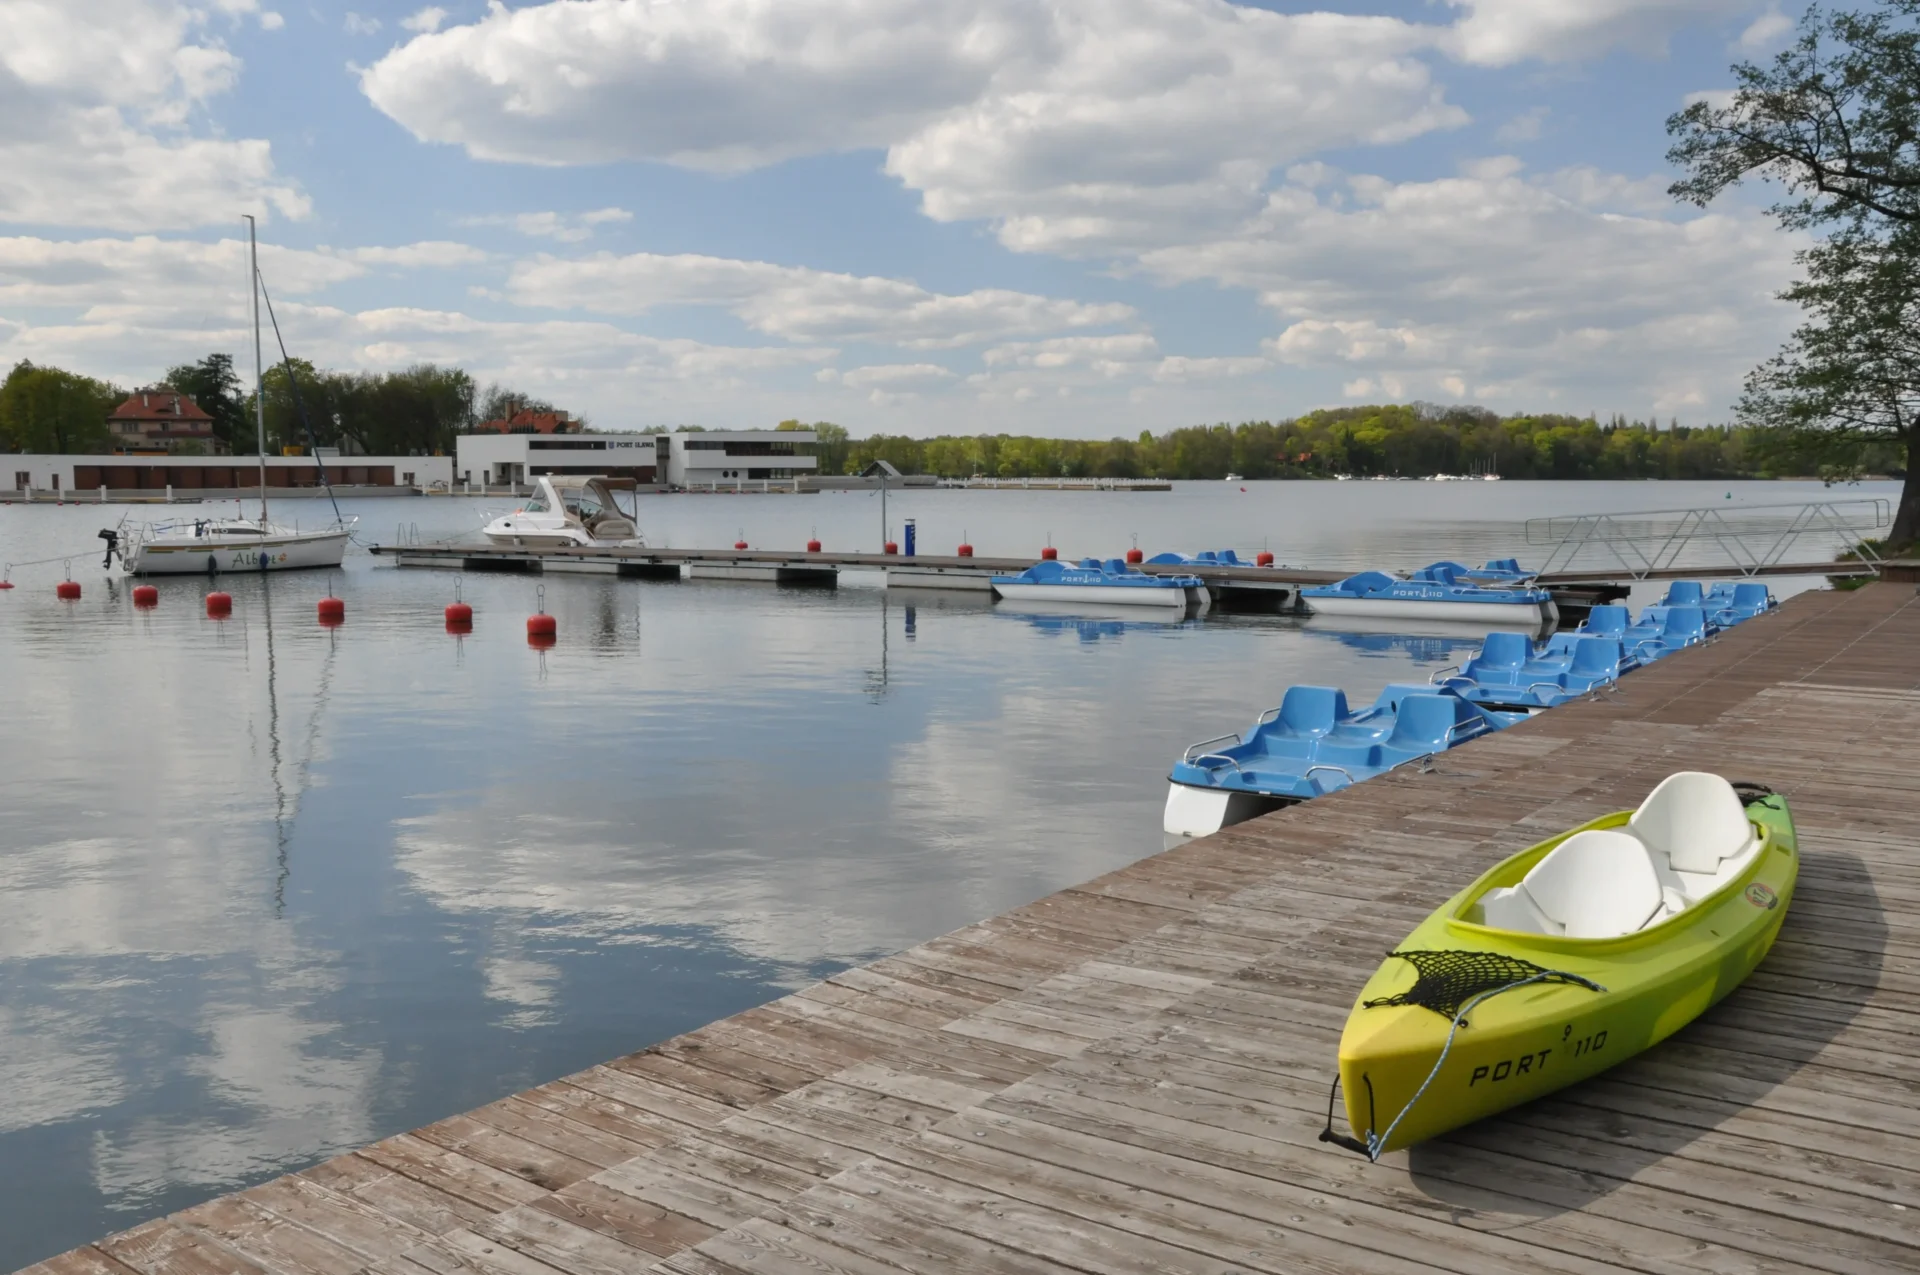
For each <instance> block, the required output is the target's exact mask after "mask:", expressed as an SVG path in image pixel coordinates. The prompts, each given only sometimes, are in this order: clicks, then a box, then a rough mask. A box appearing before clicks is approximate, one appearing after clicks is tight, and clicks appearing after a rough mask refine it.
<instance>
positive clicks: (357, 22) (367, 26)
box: [342, 10, 381, 35]
mask: <svg viewBox="0 0 1920 1275" xmlns="http://www.w3.org/2000/svg"><path fill="white" fill-rule="evenodd" d="M342 25H343V26H345V27H346V29H347V34H348V35H379V34H380V25H381V24H380V19H378V18H368V17H362V16H361V15H360V14H357V13H355V12H353V11H352V10H348V11H347V18H346V21H345V22H344V23H342Z"/></svg>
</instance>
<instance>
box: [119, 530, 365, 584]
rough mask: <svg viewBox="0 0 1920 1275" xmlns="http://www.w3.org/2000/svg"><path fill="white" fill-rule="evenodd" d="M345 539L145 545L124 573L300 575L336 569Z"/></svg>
mask: <svg viewBox="0 0 1920 1275" xmlns="http://www.w3.org/2000/svg"><path fill="white" fill-rule="evenodd" d="M349 535H350V533H349V532H347V531H345V530H341V529H330V530H327V531H313V532H296V533H294V534H292V535H271V536H253V537H244V536H234V537H231V538H224V539H223V540H222V541H221V542H218V543H216V542H213V541H211V540H209V539H207V538H205V537H192V538H187V537H182V538H181V539H179V540H174V541H169V540H165V539H161V540H149V541H146V542H144V543H141V544H138V545H135V546H133V547H132V548H130V549H129V550H128V552H127V571H128V572H129V573H130V574H132V575H137V576H166V575H176V576H184V575H214V574H218V573H219V572H222V571H228V572H237V571H299V570H304V569H307V568H311V567H337V566H339V565H340V560H341V559H342V558H344V557H345V556H346V552H347V539H348V537H349Z"/></svg>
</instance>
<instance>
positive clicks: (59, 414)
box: [0, 354, 553, 456]
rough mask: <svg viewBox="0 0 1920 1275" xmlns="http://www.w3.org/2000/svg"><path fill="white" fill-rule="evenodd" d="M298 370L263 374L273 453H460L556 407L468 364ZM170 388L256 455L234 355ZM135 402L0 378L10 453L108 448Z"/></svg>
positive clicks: (100, 386)
mask: <svg viewBox="0 0 1920 1275" xmlns="http://www.w3.org/2000/svg"><path fill="white" fill-rule="evenodd" d="M291 369H292V371H291V375H290V374H289V370H288V365H286V364H282V365H278V366H275V367H273V368H270V369H268V371H267V373H266V375H265V377H264V378H262V379H263V381H264V385H265V394H264V396H263V397H264V399H265V403H266V435H267V450H268V451H269V452H278V451H280V450H281V449H282V448H284V447H296V446H297V447H308V446H316V445H317V446H320V447H340V448H342V449H344V450H349V451H351V450H356V449H357V450H358V451H361V452H365V453H368V454H371V455H387V456H410V455H429V454H433V453H436V452H450V451H452V449H453V445H454V439H455V437H457V436H458V435H459V434H461V433H464V432H466V431H468V430H471V429H472V428H473V427H474V425H475V424H477V423H478V422H480V421H486V420H496V419H500V418H502V417H504V416H506V415H507V414H508V413H509V412H511V411H513V410H516V409H520V408H527V409H531V410H533V411H536V412H546V411H552V410H553V407H552V405H551V404H549V403H546V402H543V401H541V400H539V399H536V398H534V397H532V396H530V395H527V394H522V393H520V392H518V391H516V390H513V389H511V388H509V387H507V386H503V385H488V386H484V387H483V386H481V385H479V384H478V383H477V382H476V381H475V380H474V379H473V377H472V376H471V375H469V374H468V373H467V372H465V371H463V370H462V369H460V368H455V367H441V366H438V365H436V364H432V363H421V364H416V365H415V366H413V367H410V368H406V369H405V370H403V371H398V372H381V373H372V372H336V371H327V370H323V369H320V368H316V367H314V366H313V364H311V363H309V362H308V361H306V360H305V359H293V360H291ZM162 383H163V384H166V385H170V386H172V387H173V388H174V389H176V390H179V391H180V392H181V393H183V394H185V395H187V396H188V397H189V398H191V399H193V401H194V402H196V403H198V404H199V405H200V407H201V409H202V410H203V411H205V412H206V413H207V415H209V416H211V417H212V418H213V432H214V436H215V437H216V438H218V439H219V440H220V441H221V442H222V443H223V444H225V446H226V448H227V450H228V451H230V452H232V453H233V454H235V455H248V454H251V453H253V452H254V450H255V448H256V438H257V436H258V430H257V427H256V424H255V420H254V396H253V395H252V394H251V393H248V392H245V391H244V388H243V386H242V385H241V382H240V378H239V376H238V374H237V373H236V372H235V371H234V366H233V357H232V356H231V355H228V354H209V355H207V356H206V357H205V358H203V359H201V360H200V361H199V362H197V363H183V364H181V365H180V366H179V367H175V368H171V369H169V370H168V372H167V374H166V377H165V378H164V380H163V381H162ZM296 391H297V393H296ZM126 397H127V391H125V390H124V389H122V388H120V387H119V386H116V385H110V384H108V383H107V382H105V381H98V380H95V379H93V378H92V377H88V376H82V375H80V374H79V373H76V372H68V371H66V370H64V369H62V368H57V367H41V366H36V365H35V364H33V363H31V362H27V361H25V360H23V361H21V362H20V363H18V364H16V365H15V366H14V368H13V370H12V371H11V372H9V373H8V374H7V378H6V380H5V381H4V382H0V450H4V451H15V452H53V453H61V452H105V451H108V450H110V449H111V448H112V447H113V445H114V443H115V441H116V440H115V439H114V438H113V437H112V435H111V434H110V433H109V432H108V430H107V415H108V413H110V412H112V411H113V409H114V408H115V407H116V406H118V405H119V404H120V403H121V402H122V401H123V400H124V399H125V398H126ZM296 404H297V406H296Z"/></svg>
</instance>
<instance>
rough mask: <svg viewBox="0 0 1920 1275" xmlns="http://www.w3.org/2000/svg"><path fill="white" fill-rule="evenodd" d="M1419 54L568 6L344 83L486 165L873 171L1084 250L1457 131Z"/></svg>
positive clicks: (1242, 208) (1182, 22)
mask: <svg viewBox="0 0 1920 1275" xmlns="http://www.w3.org/2000/svg"><path fill="white" fill-rule="evenodd" d="M1436 37H1437V31H1436V29H1435V28H1431V27H1422V26H1418V25H1415V24H1411V23H1406V22H1402V21H1399V20H1397V19H1391V18H1378V17H1356V16H1343V15H1337V14H1326V13H1315V14H1279V13H1273V12H1270V11H1268V10H1264V9H1255V8H1249V7H1243V6H1238V5H1233V4H1228V3H1225V2H1224V0H1050V2H1047V3H1029V2H1027V0H965V2H964V3H955V4H949V5H926V4H922V3H918V2H917V0H790V2H789V3H786V4H781V5H768V4H764V3H760V2H759V0H713V2H712V3H708V4H703V5H699V6H692V5H669V4H651V5H639V4H625V3H620V2H619V0H580V2H578V3H568V4H544V5H535V6H529V7H526V8H521V9H514V10H509V9H506V8H505V7H503V6H496V7H495V8H493V9H492V10H490V11H489V12H488V14H487V15H486V16H485V17H483V18H481V19H480V20H478V21H477V22H475V23H472V24H469V25H463V26H456V27H452V28H449V29H445V30H441V31H438V32H435V33H431V34H424V35H420V36H418V37H416V38H414V39H413V40H411V41H409V42H408V43H406V44H405V45H402V46H401V47H399V48H397V49H395V50H393V51H392V52H390V53H389V54H387V55H386V56H385V57H383V58H382V59H381V60H380V61H379V62H377V63H375V64H374V65H373V66H372V67H370V68H368V69H367V70H366V71H364V72H363V73H362V76H361V84H362V87H363V89H364V90H365V92H366V93H367V95H368V97H369V98H370V99H371V100H372V101H373V102H374V104H375V105H376V106H378V107H379V108H380V109H381V110H383V111H385V112H387V113H388V114H389V115H391V116H392V117H393V118H395V119H396V120H398V121H399V122H400V123H402V124H403V125H404V126H406V127H407V128H408V129H410V130H411V131H412V132H413V133H414V134H415V135H416V136H418V137H420V138H422V139H424V140H431V141H439V142H448V143H454V144H458V145H461V146H464V147H465V148H466V149H467V150H468V151H469V152H470V153H472V154H473V155H475V156H477V157H480V158H484V159H501V160H514V161H520V162H526V163H542V164H568V163H600V162H609V161H615V160H622V159H650V160H662V161H666V162H669V163H674V164H679V165H683V166H687V167H694V168H704V169H713V170H723V171H726V170H738V169H743V168H749V167H754V166H757V165H763V164H767V163H771V162H774V161H777V160H780V159H784V158H789V157H793V156H797V155H806V154H815V153H821V152H831V151H843V150H852V149H859V148H886V149H887V152H888V154H887V160H886V168H887V171H888V172H890V173H892V174H893V175H894V176H896V177H898V178H899V179H900V180H902V181H903V182H904V183H906V184H907V185H908V186H909V187H911V188H913V189H915V190H918V191H919V192H920V193H921V195H922V203H923V208H924V209H925V211H926V213H927V214H928V215H929V216H932V217H934V218H936V219H939V220H957V219H966V218H989V219H993V220H995V221H997V222H998V223H999V224H1000V228H1001V234H1002V237H1003V239H1004V240H1005V241H1006V242H1007V243H1009V244H1011V245H1013V246H1015V247H1018V248H1021V249H1024V250H1039V249H1059V248H1070V247H1071V248H1086V249H1088V250H1092V249H1094V248H1096V247H1098V246H1100V245H1107V244H1115V243H1122V244H1124V243H1132V242H1142V241H1153V242H1157V241H1160V240H1162V239H1164V238H1165V237H1167V236H1168V235H1169V234H1170V233H1172V230H1171V229H1170V228H1171V227H1176V226H1180V225H1183V224H1186V223H1190V222H1194V221H1199V222H1201V223H1205V224H1215V223H1218V222H1220V221H1221V220H1222V219H1226V220H1228V221H1230V220H1232V219H1235V218H1237V217H1238V216H1241V215H1244V214H1245V213H1246V212H1248V211H1251V210H1252V209H1253V208H1256V207H1257V206H1258V202H1259V193H1260V190H1261V188H1262V186H1263V185H1264V182H1265V179H1266V174H1267V172H1268V171H1269V170H1270V169H1271V168H1273V167H1274V166H1275V165H1281V164H1286V163H1290V162H1293V161H1295V160H1298V159H1302V158H1304V157H1306V156H1308V155H1311V154H1312V153H1314V152H1315V151H1318V150H1321V149H1324V148H1326V147H1329V146H1342V145H1357V144H1368V143H1381V142H1392V141H1399V140H1404V139H1406V138H1409V137H1414V136H1417V135H1419V134H1421V133H1424V132H1427V131H1430V130H1433V129H1436V128H1445V127H1450V126H1453V125H1456V124H1458V123H1461V122H1462V121H1464V119H1465V118H1466V117H1465V114H1464V113H1463V112H1461V111H1460V110H1459V109H1458V108H1456V107H1453V106H1451V105H1449V104H1447V103H1446V102H1445V101H1444V99H1443V97H1442V94H1441V92H1440V90H1439V89H1438V88H1437V87H1436V86H1435V85H1434V83H1433V82H1432V77H1431V75H1430V73H1429V71H1428V69H1427V67H1426V66H1425V64H1424V63H1422V62H1421V61H1420V60H1419V59H1418V58H1417V57H1416V56H1415V54H1417V53H1418V52H1419V51H1420V50H1422V49H1423V48H1426V47H1428V46H1430V45H1431V44H1432V43H1433V41H1434V40H1435V39H1436ZM562 68H564V70H562Z"/></svg>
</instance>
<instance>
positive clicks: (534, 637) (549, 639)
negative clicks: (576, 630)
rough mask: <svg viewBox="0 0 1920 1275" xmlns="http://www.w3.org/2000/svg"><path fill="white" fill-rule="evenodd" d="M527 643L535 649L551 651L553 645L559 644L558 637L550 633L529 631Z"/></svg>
mask: <svg viewBox="0 0 1920 1275" xmlns="http://www.w3.org/2000/svg"><path fill="white" fill-rule="evenodd" d="M527 645H528V646H530V647H532V648H533V649H534V650H536V651H551V650H552V649H553V648H554V647H556V646H558V645H560V639H559V638H557V637H555V636H554V635H553V634H551V633H529V634H527Z"/></svg>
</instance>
